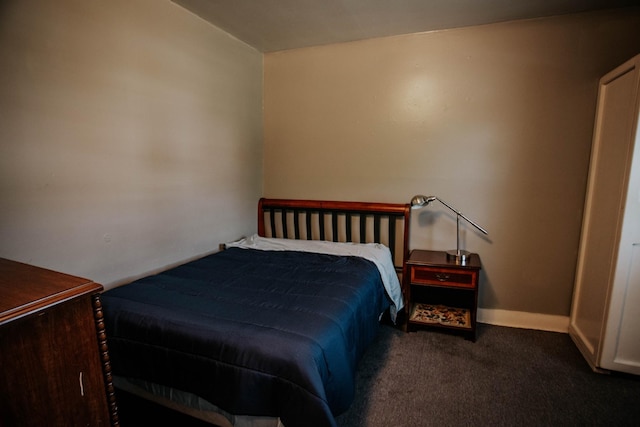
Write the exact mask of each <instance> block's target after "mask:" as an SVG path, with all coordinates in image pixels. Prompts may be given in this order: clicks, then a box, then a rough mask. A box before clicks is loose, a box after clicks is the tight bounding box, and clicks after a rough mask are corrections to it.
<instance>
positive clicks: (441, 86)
mask: <svg viewBox="0 0 640 427" xmlns="http://www.w3.org/2000/svg"><path fill="white" fill-rule="evenodd" d="M638 52H640V11H639V10H638V9H634V10H627V11H621V12H613V13H591V14H584V15H572V16H562V17H555V18H548V19H539V20H530V21H521V22H512V23H504V24H497V25H487V26H479V27H473V28H464V29H456V30H450V31H441V32H433V33H424V34H414V35H408V36H401V37H393V38H383V39H375V40H368V41H362V42H355V43H346V44H336V45H328V46H323V47H315V48H306V49H299V50H290V51H283V52H277V53H272V54H267V55H265V59H264V67H265V75H264V105H265V107H264V108H265V125H264V139H265V148H264V150H265V154H264V193H265V196H267V197H288V198H310V199H313V198H320V199H334V200H365V201H388V202H409V200H410V198H411V197H412V196H413V195H414V194H420V193H423V194H427V195H437V196H439V197H441V198H442V199H444V200H445V201H447V202H449V203H450V204H452V205H453V206H454V207H456V208H458V209H460V210H461V211H462V212H463V213H465V214H467V215H468V216H469V217H470V218H472V219H474V220H475V221H477V222H478V223H479V224H480V225H482V226H484V227H485V228H486V229H488V231H489V236H488V237H486V238H485V237H483V236H481V235H479V234H478V233H476V232H474V231H473V230H472V229H471V227H466V226H465V227H463V231H462V242H463V247H464V248H466V249H469V250H471V251H474V252H478V253H480V254H481V256H482V261H483V265H484V270H483V276H482V281H483V283H482V289H481V292H480V306H481V307H483V308H490V309H503V310H514V311H522V312H533V313H544V314H551V315H561V316H566V315H568V314H569V307H570V300H571V293H572V289H573V278H574V270H575V263H576V257H577V249H578V241H579V232H580V224H581V219H582V206H583V200H584V194H585V186H586V176H587V169H588V162H589V153H590V144H591V134H592V128H593V118H594V111H595V101H596V92H597V80H598V77H599V76H600V75H602V74H604V73H605V72H607V71H608V70H609V69H611V68H613V67H615V66H617V65H618V64H620V63H622V62H623V61H624V60H626V59H628V58H630V57H631V56H633V55H634V54H636V53H638ZM414 213H415V214H414V221H413V232H412V235H411V239H412V246H413V247H417V248H427V249H451V248H454V247H455V217H454V216H452V215H451V214H450V212H448V211H446V210H443V209H442V208H441V207H440V206H430V207H428V208H425V209H422V210H419V211H414Z"/></svg>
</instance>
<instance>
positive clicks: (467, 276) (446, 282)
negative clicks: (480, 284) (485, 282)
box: [411, 266, 476, 289]
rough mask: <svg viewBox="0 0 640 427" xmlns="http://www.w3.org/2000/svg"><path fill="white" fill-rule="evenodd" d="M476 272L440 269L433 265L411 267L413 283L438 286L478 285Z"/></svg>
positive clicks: (464, 286)
mask: <svg viewBox="0 0 640 427" xmlns="http://www.w3.org/2000/svg"><path fill="white" fill-rule="evenodd" d="M475 276H476V272H475V271H464V270H453V269H450V268H447V269H440V268H433V267H429V268H427V267H418V266H412V267H411V283H412V284H424V285H436V286H453V287H457V288H470V289H473V288H475V286H476V277H475Z"/></svg>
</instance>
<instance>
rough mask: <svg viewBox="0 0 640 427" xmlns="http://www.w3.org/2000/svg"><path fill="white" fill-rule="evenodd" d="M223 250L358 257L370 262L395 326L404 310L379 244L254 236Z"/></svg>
mask: <svg viewBox="0 0 640 427" xmlns="http://www.w3.org/2000/svg"><path fill="white" fill-rule="evenodd" d="M225 246H226V247H228V248H230V247H238V248H245V249H258V250H268V251H300V252H314V253H324V254H330V255H343V256H358V257H361V258H365V259H367V260H369V261H371V262H373V263H374V264H375V265H376V267H378V271H380V277H381V278H382V283H383V284H384V288H385V290H386V292H387V295H388V296H389V298H390V299H391V302H392V305H391V308H390V310H389V314H390V315H391V320H392V321H393V322H394V323H395V322H396V317H397V315H398V312H399V311H400V310H402V308H403V307H404V301H403V299H402V288H401V287H400V281H399V280H398V275H397V274H396V269H395V267H394V265H393V260H392V257H391V251H390V250H389V248H388V247H386V246H385V245H383V244H381V243H350V242H346V243H345V242H328V241H325V240H294V239H280V238H274V237H260V236H258V235H257V234H254V235H252V236H250V237H246V238H243V239H240V240H237V241H235V242H231V243H227V244H226V245H225Z"/></svg>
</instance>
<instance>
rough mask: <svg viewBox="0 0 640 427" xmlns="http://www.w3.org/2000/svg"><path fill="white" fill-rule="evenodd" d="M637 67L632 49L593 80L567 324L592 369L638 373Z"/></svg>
mask: <svg viewBox="0 0 640 427" xmlns="http://www.w3.org/2000/svg"><path fill="white" fill-rule="evenodd" d="M639 68H640V55H639V56H637V57H635V58H633V59H632V60H630V61H628V62H626V63H625V64H623V65H621V66H620V67H618V68H616V69H615V70H614V71H612V72H610V73H608V74H607V75H606V76H604V77H603V78H602V79H601V80H600V90H599V94H598V110H597V115H596V123H595V128H594V139H593V149H592V154H591V165H590V170H589V183H588V190H587V199H586V204H585V217H584V221H583V228H582V236H581V242H580V255H579V258H578V268H577V271H576V286H575V290H574V299H573V305H572V309H571V322H570V326H569V333H570V334H571V337H572V338H573V340H574V341H575V342H576V344H577V345H578V348H579V349H580V350H581V352H582V353H583V355H584V356H585V358H586V359H587V361H588V362H589V363H590V364H591V366H592V367H594V368H599V367H602V368H605V369H612V370H618V371H625V372H632V373H638V374H640V316H639V314H640V275H639V271H638V268H639V267H638V265H640V248H639V247H638V243H639V242H640V224H639V222H640V184H639V183H640V154H639V152H640V143H636V139H637V136H638V135H637V130H638V129H637V124H638V118H639V117H638V114H639V112H638V85H639V82H640V69H639ZM634 151H635V153H634ZM634 158H635V161H634V162H632V159H634ZM632 163H633V167H632ZM634 258H635V259H634Z"/></svg>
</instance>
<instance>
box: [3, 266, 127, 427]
mask: <svg viewBox="0 0 640 427" xmlns="http://www.w3.org/2000/svg"><path fill="white" fill-rule="evenodd" d="M100 291H102V286H101V285H99V284H97V283H94V282H92V281H90V280H87V279H82V278H80V277H74V276H70V275H67V274H63V273H58V272H55V271H51V270H46V269H43V268H39V267H34V266H31V265H27V264H22V263H18V262H15V261H9V260H6V259H2V258H0V370H1V373H0V406H1V408H2V409H1V410H0V426H118V425H119V421H118V413H117V406H116V401H115V395H114V389H113V384H112V379H111V366H110V363H109V353H108V351H107V340H106V335H105V331H104V322H103V316H102V306H101V304H100V296H99V295H100Z"/></svg>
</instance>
